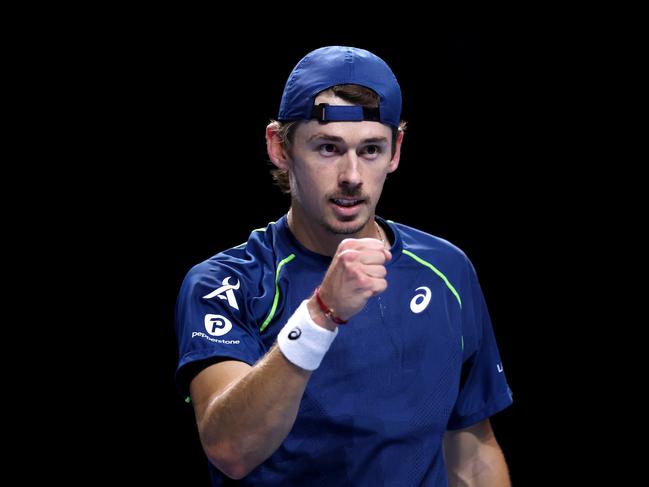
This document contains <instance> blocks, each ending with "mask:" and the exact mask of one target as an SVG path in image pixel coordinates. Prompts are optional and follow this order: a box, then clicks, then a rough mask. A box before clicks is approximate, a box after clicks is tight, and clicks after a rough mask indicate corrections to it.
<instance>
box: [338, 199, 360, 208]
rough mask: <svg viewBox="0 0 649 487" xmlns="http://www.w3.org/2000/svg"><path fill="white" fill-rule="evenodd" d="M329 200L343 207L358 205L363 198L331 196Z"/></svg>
mask: <svg viewBox="0 0 649 487" xmlns="http://www.w3.org/2000/svg"><path fill="white" fill-rule="evenodd" d="M330 201H332V202H333V203H335V204H337V205H338V206H343V207H345V208H351V207H352V206H356V205H360V204H361V203H363V202H364V201H365V200H362V199H355V198H331V200H330Z"/></svg>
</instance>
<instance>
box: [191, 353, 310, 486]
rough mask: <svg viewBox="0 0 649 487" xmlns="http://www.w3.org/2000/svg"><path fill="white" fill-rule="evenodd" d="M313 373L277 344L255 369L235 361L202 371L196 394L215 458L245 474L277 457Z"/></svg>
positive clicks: (206, 442) (232, 472)
mask: <svg viewBox="0 0 649 487" xmlns="http://www.w3.org/2000/svg"><path fill="white" fill-rule="evenodd" d="M309 377H311V372H310V371H308V370H304V369H301V368H299V367H297V366H296V365H293V364H292V363H291V362H289V361H288V360H287V359H286V358H285V357H284V355H283V354H282V352H281V351H280V350H279V348H278V347H277V345H275V346H273V347H272V348H271V349H270V351H269V352H268V353H267V354H266V355H265V356H264V357H263V358H262V359H261V360H260V361H259V362H258V363H257V364H255V366H254V367H251V366H250V365H248V364H245V363H243V362H238V361H232V360H230V361H225V362H220V363H218V364H215V365H212V366H210V367H207V368H206V369H204V370H203V371H201V372H200V373H199V374H198V375H197V376H196V377H195V378H194V380H193V381H192V382H191V386H190V394H191V397H192V403H193V404H194V411H195V413H196V420H197V424H198V431H199V434H200V438H201V443H202V445H203V449H204V450H205V453H206V455H207V457H208V458H209V459H210V461H211V462H212V463H213V464H214V465H215V466H216V467H217V468H218V469H219V470H221V471H222V472H223V473H224V474H226V475H227V476H228V477H231V478H242V477H244V476H246V475H247V474H248V473H249V472H250V471H251V470H252V469H253V468H255V467H256V466H257V465H259V464H260V463H262V462H263V461H264V460H266V459H267V458H268V457H269V456H270V455H272V453H273V452H274V451H275V450H276V449H277V448H278V447H279V445H280V444H281V443H282V441H284V439H285V438H286V435H288V433H289V431H290V430H291V428H292V427H293V423H294V422H295V417H296V415H297V411H298V408H299V405H300V400H301V399H302V395H303V393H304V389H305V388H306V384H307V382H308V380H309Z"/></svg>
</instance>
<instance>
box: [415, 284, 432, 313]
mask: <svg viewBox="0 0 649 487" xmlns="http://www.w3.org/2000/svg"><path fill="white" fill-rule="evenodd" d="M419 290H422V291H424V292H423V293H419V294H415V295H414V297H413V298H412V299H411V300H410V311H412V312H413V313H421V312H422V311H423V310H425V309H426V307H427V306H428V303H430V296H431V292H430V289H428V288H427V287H426V286H421V287H418V288H417V289H415V291H419Z"/></svg>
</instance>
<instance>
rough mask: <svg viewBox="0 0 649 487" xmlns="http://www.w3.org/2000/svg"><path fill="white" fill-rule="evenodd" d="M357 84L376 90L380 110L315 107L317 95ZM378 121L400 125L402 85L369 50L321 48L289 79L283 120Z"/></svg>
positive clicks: (305, 58)
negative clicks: (334, 87)
mask: <svg viewBox="0 0 649 487" xmlns="http://www.w3.org/2000/svg"><path fill="white" fill-rule="evenodd" d="M346 84H354V85H360V86H365V87H366V88H369V89H371V90H373V91H375V92H376V93H377V94H378V95H379V97H380V102H379V107H378V109H367V108H363V107H360V106H333V105H324V106H318V107H315V108H314V106H313V100H314V99H315V97H316V95H317V94H318V93H320V92H321V91H323V90H326V89H327V88H331V87H332V86H335V85H346ZM312 118H317V119H318V120H321V121H323V122H327V121H343V120H346V121H360V120H376V121H379V122H381V123H384V124H387V125H391V126H392V127H398V126H399V123H400V121H401V88H400V87H399V83H398V82H397V78H396V77H395V76H394V73H393V72H392V70H391V69H390V67H389V66H388V65H387V64H386V63H385V61H383V59H381V58H380V57H378V56H376V55H375V54H372V53H371V52H369V51H366V50H365V49H358V48H356V47H346V46H329V47H321V48H320V49H316V50H315V51H312V52H310V53H309V54H307V55H306V56H304V57H303V58H302V60H301V61H300V62H299V63H297V65H296V66H295V68H293V71H292V72H291V75H290V76H289V77H288V80H287V81H286V86H285V87H284V94H283V95H282V102H281V103H280V106H279V116H278V117H277V119H278V120H279V121H282V122H285V121H290V120H309V119H312Z"/></svg>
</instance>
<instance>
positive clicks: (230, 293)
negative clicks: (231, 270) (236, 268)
mask: <svg viewBox="0 0 649 487" xmlns="http://www.w3.org/2000/svg"><path fill="white" fill-rule="evenodd" d="M230 278H231V276H228V277H226V278H225V279H223V286H221V287H220V288H218V289H215V290H214V291H212V292H211V293H209V294H206V295H205V296H203V299H211V298H213V297H214V296H216V297H218V298H219V299H227V300H228V304H229V305H230V306H232V307H233V308H234V309H239V305H238V304H237V300H236V299H235V297H234V290H236V289H239V286H240V285H241V282H240V281H239V279H237V283H236V284H234V285H232V284H230ZM223 294H225V296H223Z"/></svg>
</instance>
